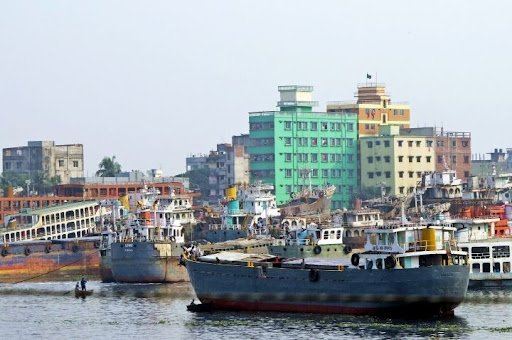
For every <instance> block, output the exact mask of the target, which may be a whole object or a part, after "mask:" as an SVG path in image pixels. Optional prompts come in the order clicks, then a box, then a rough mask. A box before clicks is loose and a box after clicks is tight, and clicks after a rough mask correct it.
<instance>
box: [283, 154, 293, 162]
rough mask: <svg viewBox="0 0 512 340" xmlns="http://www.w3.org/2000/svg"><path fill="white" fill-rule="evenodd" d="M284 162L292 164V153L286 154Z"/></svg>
mask: <svg viewBox="0 0 512 340" xmlns="http://www.w3.org/2000/svg"><path fill="white" fill-rule="evenodd" d="M284 161H285V162H291V161H292V154H291V153H285V154H284Z"/></svg>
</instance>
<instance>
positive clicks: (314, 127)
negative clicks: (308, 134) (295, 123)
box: [311, 122, 318, 131]
mask: <svg viewBox="0 0 512 340" xmlns="http://www.w3.org/2000/svg"><path fill="white" fill-rule="evenodd" d="M316 130H318V123H317V122H311V131H316Z"/></svg>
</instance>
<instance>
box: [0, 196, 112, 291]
mask: <svg viewBox="0 0 512 340" xmlns="http://www.w3.org/2000/svg"><path fill="white" fill-rule="evenodd" d="M104 213H105V211H104V210H102V209H101V208H100V207H99V205H98V203H97V202H95V201H84V202H74V203H65V204H62V205H56V206H52V207H48V208H43V209H22V210H21V211H20V212H19V213H18V214H13V215H9V216H7V217H6V220H7V221H8V223H7V224H6V225H5V226H3V227H2V228H0V240H1V244H0V255H1V257H0V282H19V281H25V280H59V279H63V280H66V279H72V280H74V278H75V277H76V276H80V275H87V276H98V275H99V259H100V256H99V251H98V248H99V246H100V238H99V236H96V235H97V233H98V231H99V230H98V227H97V222H98V220H99V219H100V218H101V216H102V215H103V214H104Z"/></svg>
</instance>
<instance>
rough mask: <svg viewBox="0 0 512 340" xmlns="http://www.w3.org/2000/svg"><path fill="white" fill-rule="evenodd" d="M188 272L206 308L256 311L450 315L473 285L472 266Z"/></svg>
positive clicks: (192, 268) (191, 267) (197, 265)
mask: <svg viewBox="0 0 512 340" xmlns="http://www.w3.org/2000/svg"><path fill="white" fill-rule="evenodd" d="M186 266H187V271H188V273H189V277H190V281H191V283H192V286H193V287H194V290H195V292H196V295H197V297H198V298H199V300H200V301H201V302H202V303H205V304H209V305H210V306H211V307H212V308H214V309H231V310H251V311H279V312H305V313H342V314H385V315H390V314H399V315H412V314H414V315H451V314H452V313H453V309H454V308H455V307H457V306H458V305H459V304H460V303H461V302H462V301H463V299H464V296H465V294H466V291H467V288H468V280H469V268H468V267H467V266H431V267H420V268H414V269H393V270H362V269H346V270H344V271H337V270H324V269H297V268H279V267H268V268H262V267H258V266H256V267H247V266H241V265H234V264H222V263H206V262H196V261H187V262H186ZM312 273H313V275H312Z"/></svg>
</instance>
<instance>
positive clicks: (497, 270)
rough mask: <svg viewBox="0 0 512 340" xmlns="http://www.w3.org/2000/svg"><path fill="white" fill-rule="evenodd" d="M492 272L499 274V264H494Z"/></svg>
mask: <svg viewBox="0 0 512 340" xmlns="http://www.w3.org/2000/svg"><path fill="white" fill-rule="evenodd" d="M492 271H493V272H495V273H499V272H501V265H500V263H499V262H495V263H494V265H493V268H492Z"/></svg>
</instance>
